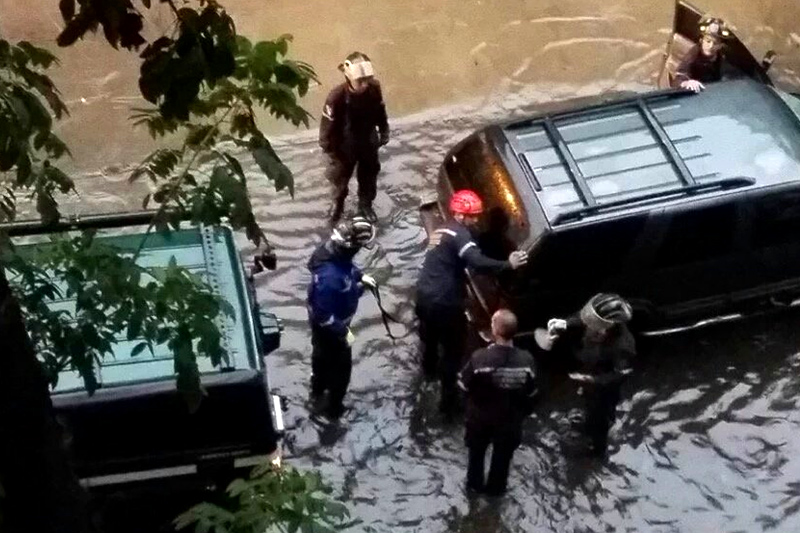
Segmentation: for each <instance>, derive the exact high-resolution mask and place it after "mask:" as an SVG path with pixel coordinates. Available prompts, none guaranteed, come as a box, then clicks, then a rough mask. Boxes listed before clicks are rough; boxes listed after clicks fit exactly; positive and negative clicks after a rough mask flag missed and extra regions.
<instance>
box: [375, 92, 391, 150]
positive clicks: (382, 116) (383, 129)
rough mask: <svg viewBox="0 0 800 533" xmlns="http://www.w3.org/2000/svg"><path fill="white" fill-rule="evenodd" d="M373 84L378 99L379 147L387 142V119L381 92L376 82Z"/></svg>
mask: <svg viewBox="0 0 800 533" xmlns="http://www.w3.org/2000/svg"><path fill="white" fill-rule="evenodd" d="M373 83H374V84H375V93H376V95H377V99H378V104H377V105H378V117H377V121H378V131H379V132H380V135H381V140H380V143H381V146H383V145H384V144H386V143H388V142H389V117H387V115H386V103H385V102H384V101H383V90H381V84H380V83H379V82H378V80H375V81H374V82H373Z"/></svg>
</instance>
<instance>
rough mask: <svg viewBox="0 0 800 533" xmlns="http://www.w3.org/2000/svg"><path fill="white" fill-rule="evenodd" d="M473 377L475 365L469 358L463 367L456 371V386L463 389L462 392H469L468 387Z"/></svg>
mask: <svg viewBox="0 0 800 533" xmlns="http://www.w3.org/2000/svg"><path fill="white" fill-rule="evenodd" d="M474 377H475V367H474V366H473V364H472V358H470V359H469V361H467V364H466V365H464V368H462V369H461V372H459V373H458V388H460V389H461V390H462V391H464V393H466V394H469V392H470V390H469V388H470V386H471V385H472V380H473V378H474Z"/></svg>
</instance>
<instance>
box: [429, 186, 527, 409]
mask: <svg viewBox="0 0 800 533" xmlns="http://www.w3.org/2000/svg"><path fill="white" fill-rule="evenodd" d="M450 212H451V213H452V215H453V218H452V220H450V221H448V222H447V223H446V224H445V225H444V227H442V228H440V229H437V230H436V231H435V232H434V233H433V235H432V236H431V242H430V245H429V249H428V252H427V254H426V255H425V260H424V262H423V264H422V271H421V273H420V276H419V280H418V281H417V303H416V313H417V317H418V318H419V331H420V340H421V341H422V344H423V354H422V369H423V371H424V373H425V376H426V378H427V379H435V378H436V377H437V376H438V377H439V379H440V380H441V384H442V391H441V401H440V404H439V408H440V410H441V411H442V412H443V413H445V414H452V412H453V409H454V408H455V404H456V398H457V387H456V377H457V375H458V370H459V369H460V367H461V364H462V362H463V358H464V351H465V349H466V346H465V342H466V336H467V319H466V316H465V314H464V313H465V311H466V297H467V287H466V273H465V272H464V269H465V268H467V267H469V268H470V269H473V270H474V271H476V272H486V273H495V274H497V273H500V272H502V271H505V270H509V269H517V268H519V267H521V266H523V265H524V264H525V263H526V262H527V261H528V256H527V254H526V253H525V252H521V251H515V252H512V253H511V255H509V257H508V260H507V261H499V260H496V259H491V258H489V257H486V256H485V255H484V254H483V253H482V252H481V251H480V249H479V248H478V246H477V245H476V244H475V242H474V241H473V240H472V235H471V234H470V228H471V227H474V226H475V225H476V224H477V223H478V221H479V218H480V215H481V213H482V212H483V202H482V201H481V199H480V197H479V196H478V195H477V194H475V193H474V192H473V191H469V190H461V191H456V192H455V193H454V194H453V196H452V198H450ZM439 347H441V348H442V352H443V357H442V360H441V361H440V360H439Z"/></svg>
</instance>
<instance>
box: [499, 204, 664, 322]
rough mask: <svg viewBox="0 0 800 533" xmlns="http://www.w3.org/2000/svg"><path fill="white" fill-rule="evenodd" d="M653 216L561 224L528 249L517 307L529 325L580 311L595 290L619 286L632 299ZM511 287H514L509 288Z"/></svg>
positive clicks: (637, 295)
mask: <svg viewBox="0 0 800 533" xmlns="http://www.w3.org/2000/svg"><path fill="white" fill-rule="evenodd" d="M653 220H654V217H653V215H652V214H651V213H639V214H635V215H629V216H625V217H620V218H614V219H607V220H604V221H590V222H587V223H585V224H582V225H576V226H572V227H568V228H561V229H558V230H557V231H555V232H553V233H550V234H548V235H546V236H545V237H544V238H543V239H542V240H541V241H540V242H539V243H537V246H535V247H534V249H533V251H532V252H531V254H530V261H529V264H528V267H527V268H526V270H525V272H524V281H522V282H521V283H520V284H519V285H518V286H517V287H516V288H515V291H514V292H515V296H516V298H515V304H514V307H515V309H516V310H517V313H518V314H519V315H520V322H521V324H523V325H524V327H525V328H532V327H538V326H541V325H542V324H544V323H545V322H546V321H547V319H549V318H552V317H554V316H567V315H570V314H572V313H575V312H577V311H578V310H579V309H580V307H581V306H582V305H583V304H584V303H585V301H586V300H587V299H588V298H590V297H591V296H592V295H593V294H595V293H597V292H601V291H609V292H617V293H620V294H622V295H623V296H626V297H628V298H631V299H636V298H638V297H639V291H638V289H637V284H638V280H639V279H640V277H641V276H640V275H639V274H638V272H639V271H640V270H641V264H642V261H643V260H644V258H646V256H647V249H648V248H649V247H650V242H652V236H651V235H650V234H651V232H652V231H653V228H652V226H653ZM507 292H512V291H510V290H509V291H507Z"/></svg>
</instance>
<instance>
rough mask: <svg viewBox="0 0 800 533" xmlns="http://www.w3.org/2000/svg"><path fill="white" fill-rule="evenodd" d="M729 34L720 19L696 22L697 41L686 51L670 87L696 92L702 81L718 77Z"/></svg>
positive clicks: (711, 80)
mask: <svg viewBox="0 0 800 533" xmlns="http://www.w3.org/2000/svg"><path fill="white" fill-rule="evenodd" d="M730 35H731V32H730V30H728V27H727V26H726V25H725V22H724V21H723V20H722V19H718V18H708V19H703V20H702V21H701V22H700V41H699V42H698V43H697V44H695V45H694V46H693V47H692V48H691V49H689V51H688V52H687V54H686V57H684V58H683V60H682V61H681V62H680V64H679V65H678V68H677V69H676V72H675V76H674V78H673V79H672V87H673V88H676V89H677V88H681V89H689V90H691V91H694V92H696V93H697V92H700V91H702V90H703V89H705V85H704V84H705V83H712V82H715V81H719V80H721V79H722V74H723V65H724V60H725V56H724V50H723V44H724V41H725V39H728V38H729V37H730Z"/></svg>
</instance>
